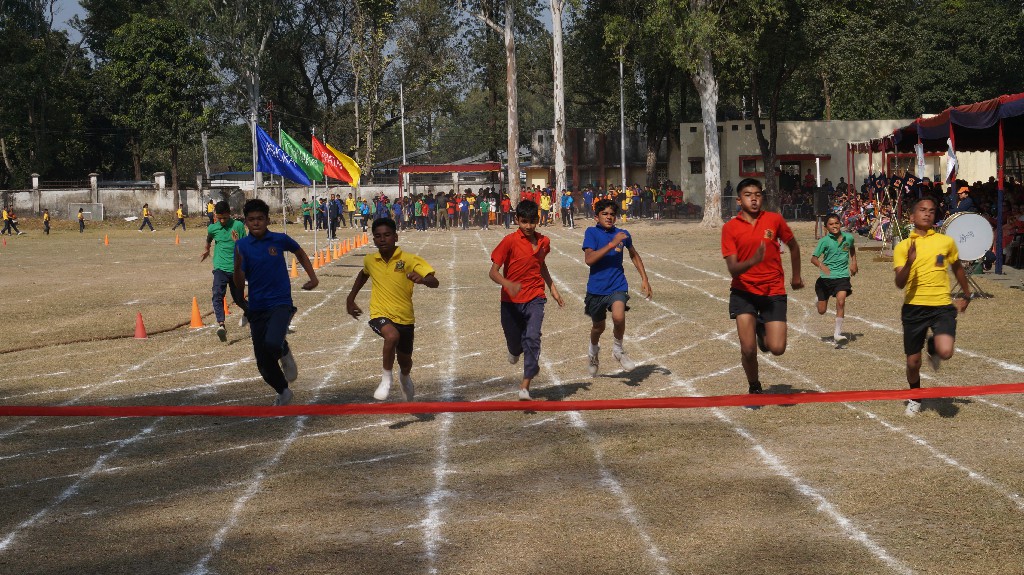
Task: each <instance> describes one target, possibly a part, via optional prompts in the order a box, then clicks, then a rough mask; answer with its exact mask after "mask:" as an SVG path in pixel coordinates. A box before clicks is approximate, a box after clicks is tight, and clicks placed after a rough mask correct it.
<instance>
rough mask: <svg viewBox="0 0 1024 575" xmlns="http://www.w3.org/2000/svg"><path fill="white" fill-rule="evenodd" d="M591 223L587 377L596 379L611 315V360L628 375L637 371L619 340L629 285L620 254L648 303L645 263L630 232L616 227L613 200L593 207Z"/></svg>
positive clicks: (586, 249) (586, 248)
mask: <svg viewBox="0 0 1024 575" xmlns="http://www.w3.org/2000/svg"><path fill="white" fill-rule="evenodd" d="M594 212H595V215H594V219H595V220H596V222H597V225H595V226H594V227H591V228H587V231H586V232H585V233H584V234H583V253H584V261H585V262H586V263H587V265H588V266H590V279H589V280H587V296H586V298H585V299H584V300H583V303H584V313H586V314H587V315H588V316H590V319H592V320H593V322H594V323H593V326H592V327H591V328H590V349H589V351H588V353H587V356H588V359H589V367H588V370H589V372H590V376H591V377H593V376H595V375H597V369H598V366H599V361H598V352H599V351H600V350H601V348H600V346H598V343H599V342H600V341H601V334H602V333H604V328H605V318H606V317H607V315H608V312H609V311H611V312H612V337H613V338H614V342H613V346H612V357H614V358H615V359H616V360H617V361H618V362H619V364H620V365H621V366H622V368H623V369H625V370H627V371H629V370H632V369H633V368H634V367H636V364H635V363H634V362H633V360H632V359H630V358H629V356H628V355H626V352H625V351H624V350H623V349H622V337H623V336H624V335H625V333H626V311H627V310H628V309H629V306H627V305H626V302H628V301H629V284H628V283H627V282H626V274H625V271H624V270H623V269H622V252H623V250H628V251H629V259H631V260H632V261H633V265H634V266H636V271H638V272H640V279H641V280H642V283H641V284H640V291H641V292H642V293H643V294H644V297H646V298H647V299H651V295H652V293H651V284H650V282H648V281H647V272H646V271H644V262H643V260H641V259H640V253H639V252H637V251H636V248H634V247H633V238H632V236H630V235H629V232H627V231H626V230H623V229H619V228H616V227H615V219H616V218H617V217H618V213H619V207H618V205H617V204H616V203H615V201H614V200H601V201H599V202H597V203H596V204H595V205H594Z"/></svg>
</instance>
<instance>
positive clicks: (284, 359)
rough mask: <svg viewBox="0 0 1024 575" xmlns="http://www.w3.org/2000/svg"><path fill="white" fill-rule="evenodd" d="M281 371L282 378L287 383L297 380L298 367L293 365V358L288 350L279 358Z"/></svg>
mask: <svg viewBox="0 0 1024 575" xmlns="http://www.w3.org/2000/svg"><path fill="white" fill-rule="evenodd" d="M281 371H283V372H284V378H285V380H286V381H288V383H291V382H293V381H295V380H296V379H298V378H299V366H298V365H296V364H295V356H294V355H292V350H290V349H289V350H288V353H286V354H284V355H282V356H281Z"/></svg>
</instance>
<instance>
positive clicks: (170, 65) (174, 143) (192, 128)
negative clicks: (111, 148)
mask: <svg viewBox="0 0 1024 575" xmlns="http://www.w3.org/2000/svg"><path fill="white" fill-rule="evenodd" d="M106 54H107V57H108V60H107V63H106V64H105V65H104V66H103V68H101V70H100V74H101V77H102V78H103V81H104V82H105V83H106V84H107V85H108V86H110V89H111V91H112V92H113V93H114V94H115V98H116V99H117V100H118V101H120V102H121V103H122V104H123V105H122V106H121V107H120V108H119V109H118V110H117V112H116V113H115V116H114V120H115V122H116V123H117V124H118V125H121V126H124V127H126V128H129V129H132V130H134V131H136V132H137V133H139V134H142V135H143V136H144V137H145V138H148V139H150V140H151V141H152V142H153V143H154V144H156V145H159V146H162V147H166V148H167V150H168V151H169V152H170V163H171V188H172V189H174V190H178V189H179V186H178V153H179V150H180V149H181V147H182V146H183V145H185V144H187V143H189V142H195V141H197V140H198V138H199V135H200V134H201V133H202V131H203V130H204V129H205V128H206V127H207V124H208V123H209V120H210V115H211V114H210V111H209V108H208V107H207V106H206V104H207V103H208V102H209V99H210V95H211V88H212V85H213V83H214V78H213V76H212V74H211V73H210V63H209V61H208V60H207V59H206V55H205V53H204V50H203V48H202V47H201V46H200V45H199V44H198V43H197V42H194V41H192V40H191V39H190V35H189V30H188V29H186V28H185V27H184V26H182V25H181V24H179V23H178V22H177V21H175V20H174V19H171V18H162V19H157V18H150V17H147V16H143V15H142V14H135V15H133V16H132V18H131V19H130V20H129V21H128V23H126V24H124V25H122V26H121V27H119V28H117V29H116V30H114V33H113V35H112V37H111V38H110V40H108V42H107V44H106Z"/></svg>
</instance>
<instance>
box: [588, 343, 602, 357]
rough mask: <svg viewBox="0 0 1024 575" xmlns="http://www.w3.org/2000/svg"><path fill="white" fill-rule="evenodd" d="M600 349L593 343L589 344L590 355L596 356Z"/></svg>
mask: <svg viewBox="0 0 1024 575" xmlns="http://www.w3.org/2000/svg"><path fill="white" fill-rule="evenodd" d="M600 349H601V347H600V346H599V345H597V344H595V343H592V344H590V355H597V352H598V350H600Z"/></svg>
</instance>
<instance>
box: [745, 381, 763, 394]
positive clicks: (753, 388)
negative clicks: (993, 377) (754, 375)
mask: <svg viewBox="0 0 1024 575" xmlns="http://www.w3.org/2000/svg"><path fill="white" fill-rule="evenodd" d="M747 387H748V392H749V393H753V394H761V393H764V390H763V389H761V382H760V381H755V382H754V383H748V384H747Z"/></svg>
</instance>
